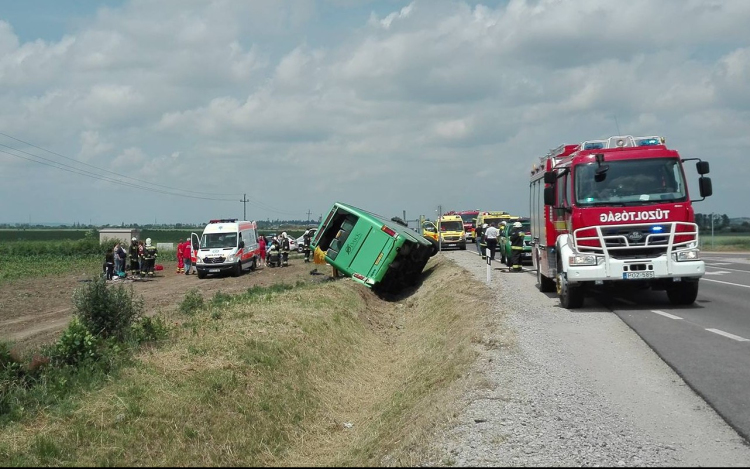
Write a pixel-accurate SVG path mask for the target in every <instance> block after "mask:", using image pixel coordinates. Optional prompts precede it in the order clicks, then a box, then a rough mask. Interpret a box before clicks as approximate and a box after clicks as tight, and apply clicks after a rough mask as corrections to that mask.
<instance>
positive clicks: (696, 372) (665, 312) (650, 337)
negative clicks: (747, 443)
mask: <svg viewBox="0 0 750 469" xmlns="http://www.w3.org/2000/svg"><path fill="white" fill-rule="evenodd" d="M703 257H704V260H705V262H706V275H705V277H703V279H701V281H700V288H699V291H698V299H697V301H696V303H695V304H694V305H692V306H690V307H673V306H672V305H670V304H669V301H668V300H667V298H666V294H665V293H664V292H638V293H637V294H623V295H622V296H619V295H618V296H614V297H604V296H596V297H594V298H591V299H587V302H597V303H599V304H601V305H602V306H605V307H607V308H609V309H611V310H612V311H613V312H614V313H615V314H617V315H618V316H619V317H620V318H621V319H622V320H623V321H624V322H625V323H627V324H628V325H629V326H630V327H631V328H632V329H633V330H634V331H635V332H636V333H637V334H638V335H639V336H641V338H643V340H644V341H645V342H646V343H647V344H648V345H649V346H650V347H651V348H652V349H653V350H654V351H655V352H656V353H657V354H658V355H659V356H660V357H661V358H662V359H663V360H664V361H665V362H666V363H668V364H669V365H670V366H671V367H672V368H673V369H674V370H675V371H676V372H677V374H679V375H680V376H681V377H682V378H683V379H684V380H685V382H686V383H687V384H688V385H689V386H690V387H691V388H692V389H693V390H694V391H695V392H696V393H698V394H699V395H701V396H702V397H703V398H704V399H705V400H706V402H708V403H709V404H710V405H711V406H712V407H713V408H714V409H715V410H716V412H717V413H718V414H719V415H721V416H722V417H723V418H724V419H725V420H726V421H727V423H728V424H729V425H731V426H732V427H733V428H734V429H735V430H737V432H738V433H739V434H740V435H742V436H743V437H744V438H745V439H746V440H750V261H749V260H748V258H750V255H749V254H744V253H743V254H723V253H722V254H717V253H704V255H703Z"/></svg>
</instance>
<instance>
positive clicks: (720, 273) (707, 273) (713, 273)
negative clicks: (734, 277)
mask: <svg viewBox="0 0 750 469" xmlns="http://www.w3.org/2000/svg"><path fill="white" fill-rule="evenodd" d="M723 274H731V272H727V271H726V270H717V271H715V272H709V271H706V275H723Z"/></svg>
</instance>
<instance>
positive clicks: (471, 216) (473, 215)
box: [446, 210, 479, 243]
mask: <svg viewBox="0 0 750 469" xmlns="http://www.w3.org/2000/svg"><path fill="white" fill-rule="evenodd" d="M446 215H458V216H459V217H461V219H462V220H463V222H464V231H465V232H466V242H467V243H473V242H475V241H476V240H475V239H474V238H475V236H474V230H476V225H475V223H476V221H477V216H478V215H479V210H463V211H460V212H455V211H451V212H448V213H446Z"/></svg>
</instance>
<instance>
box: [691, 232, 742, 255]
mask: <svg viewBox="0 0 750 469" xmlns="http://www.w3.org/2000/svg"><path fill="white" fill-rule="evenodd" d="M700 241H701V249H703V250H704V251H726V252H732V251H750V235H748V234H745V233H722V234H720V235H717V234H714V236H713V237H712V236H711V233H710V232H709V233H708V234H706V233H701V238H700Z"/></svg>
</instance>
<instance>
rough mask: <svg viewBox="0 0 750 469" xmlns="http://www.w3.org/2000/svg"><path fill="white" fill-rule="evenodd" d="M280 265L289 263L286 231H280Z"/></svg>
mask: <svg viewBox="0 0 750 469" xmlns="http://www.w3.org/2000/svg"><path fill="white" fill-rule="evenodd" d="M280 244H281V266H282V267H286V266H288V265H289V237H288V236H287V234H286V231H285V232H283V233H281V240H280Z"/></svg>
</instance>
